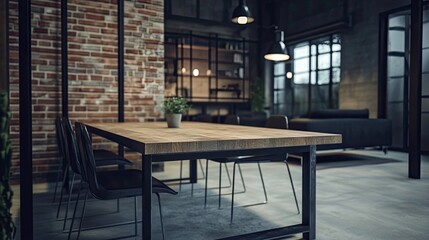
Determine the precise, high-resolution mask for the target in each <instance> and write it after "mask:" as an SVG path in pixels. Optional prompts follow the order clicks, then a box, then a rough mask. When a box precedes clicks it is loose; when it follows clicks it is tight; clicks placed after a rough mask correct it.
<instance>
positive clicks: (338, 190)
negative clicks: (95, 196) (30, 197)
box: [13, 150, 429, 240]
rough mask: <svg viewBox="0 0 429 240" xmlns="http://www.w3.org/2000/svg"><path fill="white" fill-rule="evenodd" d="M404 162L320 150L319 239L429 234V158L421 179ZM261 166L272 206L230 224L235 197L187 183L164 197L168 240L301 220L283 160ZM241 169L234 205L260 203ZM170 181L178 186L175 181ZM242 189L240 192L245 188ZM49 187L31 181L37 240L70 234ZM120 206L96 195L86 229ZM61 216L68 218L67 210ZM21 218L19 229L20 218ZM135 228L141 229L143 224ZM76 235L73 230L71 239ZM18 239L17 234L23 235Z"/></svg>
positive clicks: (296, 170) (102, 234) (400, 156)
mask: <svg viewBox="0 0 429 240" xmlns="http://www.w3.org/2000/svg"><path fill="white" fill-rule="evenodd" d="M407 161H408V158H407V154H404V153H398V152H393V151H390V152H389V153H388V154H387V155H384V154H383V153H382V152H381V151H373V150H365V151H362V150H360V151H346V152H342V151H339V152H325V153H321V154H318V165H317V169H318V170H317V222H316V224H317V232H316V235H317V239H320V240H324V239H326V240H328V239H329V240H332V239H348V240H354V239H356V240H357V239H359V240H362V239H365V240H370V239H377V240H379V239H386V240H391V239H428V238H429V237H428V236H429V217H428V216H429V157H428V156H423V159H422V179H420V180H413V179H408V177H407V174H408V162H407ZM204 163H205V161H203V164H204ZM290 165H291V171H292V176H293V178H294V183H295V188H296V191H297V195H298V197H299V198H298V200H299V202H300V201H301V200H300V195H301V171H300V166H299V161H291V164H290ZM209 170H210V175H209V179H210V181H209V185H210V186H213V187H214V186H216V184H217V179H218V165H217V164H215V163H211V164H210V168H209ZM231 170H232V167H231V168H230V171H231ZM262 170H263V172H264V176H265V183H266V186H267V191H268V197H269V202H268V204H264V205H259V206H253V207H246V208H243V207H237V208H235V210H234V213H235V214H234V222H233V223H232V224H230V223H229V210H230V209H229V206H230V205H229V203H230V195H224V196H223V197H222V203H223V205H222V208H221V209H218V208H217V197H210V198H209V206H208V208H204V204H203V203H204V199H203V198H202V196H203V191H201V190H198V189H201V188H202V187H203V186H204V181H202V180H201V181H199V183H198V184H197V185H195V189H196V190H195V191H194V195H193V196H191V192H190V185H189V184H186V185H183V187H182V191H181V193H180V194H179V195H177V196H170V195H163V196H162V205H163V215H164V224H165V230H166V239H216V238H221V237H227V236H231V235H235V234H241V233H245V232H251V231H258V230H264V229H267V228H274V227H278V226H282V225H290V224H296V223H299V222H300V218H301V215H298V214H297V212H296V208H295V206H294V202H293V195H292V191H291V186H290V183H289V181H288V178H287V173H286V168H285V167H284V164H282V163H264V164H263V165H262ZM243 172H244V177H245V182H246V186H247V192H246V193H244V194H237V195H236V202H237V204H238V205H240V204H247V203H251V202H257V201H260V200H262V199H263V194H262V189H261V185H260V180H259V175H258V173H257V167H256V166H255V165H253V164H252V165H249V164H247V165H243ZM199 173H201V172H199ZM156 175H157V177H158V178H160V179H163V178H171V177H178V163H176V162H171V163H167V164H166V171H165V172H163V173H157V174H156ZM223 176H224V177H225V174H223ZM223 179H224V181H223V184H225V185H227V184H228V183H227V181H226V178H223ZM240 184H241V182H237V186H241V185H240ZM172 186H173V187H174V188H176V189H178V186H177V185H172ZM237 188H238V189H237V191H239V190H240V189H241V187H237ZM14 189H15V198H14V199H16V200H19V186H15V187H14ZM228 191H230V189H228V188H226V189H225V192H228ZM52 192H53V185H47V184H37V185H34V193H35V197H34V201H35V202H34V206H35V210H34V222H35V227H34V232H35V233H34V234H35V239H66V238H67V234H64V233H62V231H61V229H62V222H61V221H57V220H56V219H55V211H56V205H54V204H52V203H51V201H52ZM216 193H217V192H216V190H214V189H213V190H211V194H213V195H216ZM155 200H156V199H155V198H154V199H153V202H154V203H153V204H154V205H153V209H154V210H157V207H158V206H157V204H156V201H155ZM115 207H116V202H112V201H110V202H101V201H99V200H91V201H90V202H89V203H88V212H87V216H88V217H87V218H85V222H84V227H85V226H94V225H97V224H100V223H114V222H117V221H128V220H133V208H132V207H133V201H132V200H131V199H124V200H121V211H120V213H114V212H115ZM13 212H14V213H15V216H19V202H16V201H15V202H14V208H13ZM61 214H62V215H63V211H62V212H61ZM139 214H141V211H139ZM94 215H95V216H94ZM97 215H98V216H97ZM16 222H17V223H18V224H17V225H18V227H19V219H16ZM153 224H154V226H153V230H152V231H153V235H154V236H155V237H156V238H158V239H160V238H161V235H160V225H159V215H158V212H157V211H154V216H153ZM138 227H139V232H140V228H141V225H140V224H139V226H138ZM133 232H134V228H133V225H127V226H121V227H114V228H108V229H102V230H93V231H85V232H83V233H82V235H81V239H109V238H114V237H121V236H124V235H130V234H132V233H133ZM75 236H76V235H75V234H74V235H73V237H75ZM300 238H301V236H294V237H291V238H289V239H300ZM17 239H20V238H19V234H18V238H17ZM128 239H134V238H128ZM137 239H139V238H137Z"/></svg>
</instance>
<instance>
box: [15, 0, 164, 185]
mask: <svg viewBox="0 0 429 240" xmlns="http://www.w3.org/2000/svg"><path fill="white" fill-rule="evenodd" d="M60 7H61V4H60V1H57V0H33V1H32V54H33V55H32V64H33V76H32V83H33V84H32V87H33V94H32V98H33V168H34V170H33V173H34V180H35V181H46V180H47V178H48V176H51V177H52V176H53V173H54V172H55V171H56V169H57V167H58V162H57V159H56V156H57V147H56V140H55V129H54V121H55V117H56V116H58V115H61V49H60V47H61V41H60V40H61V39H60V38H61V28H60V27H61V23H60V19H61V18H60V17H61V16H60ZM68 10H69V11H68V17H69V19H68V34H69V37H68V41H69V51H68V54H69V56H68V60H69V65H68V66H69V76H68V78H69V102H68V103H69V116H70V118H71V120H73V121H75V120H80V121H91V122H115V121H117V117H118V114H117V111H118V101H117V99H118V91H117V86H118V85H117V1H115V0H103V1H85V0H69V1H68ZM124 23H125V118H126V121H145V120H153V119H156V118H159V117H161V115H162V112H161V109H160V103H161V102H162V101H163V98H164V74H163V71H164V64H163V62H164V59H163V58H164V46H163V41H164V37H163V36H164V12H163V1H162V0H131V1H125V19H124ZM9 28H10V63H11V65H10V90H11V92H10V95H11V109H12V111H13V119H12V126H11V135H12V139H13V152H14V155H13V165H14V167H13V169H12V171H13V172H14V178H15V179H18V178H19V175H18V174H19V72H18V31H19V29H18V2H17V1H11V3H10V26H9ZM96 142H98V143H99V145H104V146H106V147H112V145H111V144H108V143H106V142H102V141H101V140H100V139H96ZM133 156H134V157H136V155H133ZM22 161H25V159H22Z"/></svg>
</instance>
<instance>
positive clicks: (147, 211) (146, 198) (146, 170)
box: [142, 155, 152, 240]
mask: <svg viewBox="0 0 429 240" xmlns="http://www.w3.org/2000/svg"><path fill="white" fill-rule="evenodd" d="M142 166H143V169H142V170H143V177H142V181H143V182H142V187H143V196H142V213H143V214H142V215H143V216H142V222H143V223H142V238H143V239H145V240H150V239H152V235H151V234H152V231H151V229H152V211H151V205H152V156H151V155H149V156H143V164H142Z"/></svg>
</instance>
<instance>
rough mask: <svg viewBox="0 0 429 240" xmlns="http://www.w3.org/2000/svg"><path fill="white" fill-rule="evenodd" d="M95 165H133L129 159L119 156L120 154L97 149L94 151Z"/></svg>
mask: <svg viewBox="0 0 429 240" xmlns="http://www.w3.org/2000/svg"><path fill="white" fill-rule="evenodd" d="M94 158H95V164H96V165H97V166H107V165H115V164H119V165H132V164H133V163H132V162H130V161H128V160H127V159H125V158H123V157H121V156H119V155H118V154H116V153H114V152H111V151H108V150H105V149H96V150H94Z"/></svg>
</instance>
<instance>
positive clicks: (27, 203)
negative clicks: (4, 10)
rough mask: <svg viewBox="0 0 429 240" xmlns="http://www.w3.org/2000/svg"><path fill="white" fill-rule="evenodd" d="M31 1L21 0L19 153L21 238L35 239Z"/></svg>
mask: <svg viewBox="0 0 429 240" xmlns="http://www.w3.org/2000/svg"><path fill="white" fill-rule="evenodd" d="M31 110H32V109H31V1H30V0H20V1H19V154H20V184H21V186H20V194H21V196H20V201H21V209H20V213H21V239H29V240H31V239H33V172H32V167H33V163H32V161H33V158H32V135H31V132H32V130H31V128H32V125H31V121H32V116H31V112H32V111H31Z"/></svg>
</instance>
